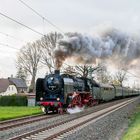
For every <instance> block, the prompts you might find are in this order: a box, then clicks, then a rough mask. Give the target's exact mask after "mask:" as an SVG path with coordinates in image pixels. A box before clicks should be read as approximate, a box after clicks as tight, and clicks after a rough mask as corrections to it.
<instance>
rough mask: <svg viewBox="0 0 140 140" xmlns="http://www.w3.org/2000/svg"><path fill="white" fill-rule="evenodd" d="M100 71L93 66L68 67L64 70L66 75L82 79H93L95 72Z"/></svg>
mask: <svg viewBox="0 0 140 140" xmlns="http://www.w3.org/2000/svg"><path fill="white" fill-rule="evenodd" d="M98 69H99V67H98V66H93V65H76V66H67V67H66V68H64V71H63V72H64V73H66V74H70V75H74V76H80V77H85V78H87V77H89V78H91V77H92V74H93V72H95V71H97V70H98Z"/></svg>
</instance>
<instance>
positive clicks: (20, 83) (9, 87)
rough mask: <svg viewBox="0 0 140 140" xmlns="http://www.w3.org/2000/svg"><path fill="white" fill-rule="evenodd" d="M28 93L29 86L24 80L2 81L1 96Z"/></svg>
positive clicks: (0, 83) (0, 82)
mask: <svg viewBox="0 0 140 140" xmlns="http://www.w3.org/2000/svg"><path fill="white" fill-rule="evenodd" d="M26 92H27V85H26V83H25V82H24V80H22V79H18V78H8V79H0V96H3V95H13V94H17V93H26Z"/></svg>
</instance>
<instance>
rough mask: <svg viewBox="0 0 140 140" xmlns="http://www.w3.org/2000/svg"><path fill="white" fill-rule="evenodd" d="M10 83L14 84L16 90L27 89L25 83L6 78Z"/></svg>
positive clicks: (16, 79)
mask: <svg viewBox="0 0 140 140" xmlns="http://www.w3.org/2000/svg"><path fill="white" fill-rule="evenodd" d="M8 79H9V81H10V82H12V83H13V84H15V86H16V87H17V88H27V85H26V83H25V82H24V81H23V80H22V79H19V78H8Z"/></svg>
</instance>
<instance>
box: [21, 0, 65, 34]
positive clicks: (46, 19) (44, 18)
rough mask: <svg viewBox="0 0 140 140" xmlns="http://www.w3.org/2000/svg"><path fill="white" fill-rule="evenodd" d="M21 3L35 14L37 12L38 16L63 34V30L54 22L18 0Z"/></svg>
mask: <svg viewBox="0 0 140 140" xmlns="http://www.w3.org/2000/svg"><path fill="white" fill-rule="evenodd" d="M19 1H20V2H21V3H22V4H24V5H25V6H26V7H28V8H29V9H30V10H31V11H33V12H34V13H35V14H37V15H38V16H39V17H41V18H42V19H43V20H45V21H46V22H48V23H49V24H50V25H52V26H53V27H55V28H56V29H58V30H59V31H60V32H62V33H63V34H64V32H63V31H62V30H61V29H60V28H59V27H58V26H57V25H55V24H54V23H52V22H51V21H50V20H48V18H46V17H44V16H42V15H41V14H40V13H39V12H37V11H36V10H34V9H33V8H32V7H30V6H29V5H27V4H26V3H25V2H23V1H22V0H19Z"/></svg>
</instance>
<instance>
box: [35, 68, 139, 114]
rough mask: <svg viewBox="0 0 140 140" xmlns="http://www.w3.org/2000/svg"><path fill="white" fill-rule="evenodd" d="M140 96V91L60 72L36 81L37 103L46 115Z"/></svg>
mask: <svg viewBox="0 0 140 140" xmlns="http://www.w3.org/2000/svg"><path fill="white" fill-rule="evenodd" d="M139 94H140V92H139V90H134V89H133V90H132V89H130V88H126V87H120V86H115V85H108V84H101V83H97V82H96V81H94V80H91V79H88V78H83V77H73V76H71V75H67V74H61V75H60V72H59V70H55V73H54V74H49V75H46V77H45V78H38V79H37V81H36V103H37V104H38V105H41V107H42V110H43V112H45V113H48V112H50V111H53V112H59V113H62V111H63V110H65V109H66V108H73V107H75V106H79V107H82V106H93V105H96V104H98V103H99V102H101V101H109V100H113V99H116V98H122V97H128V96H132V95H139Z"/></svg>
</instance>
